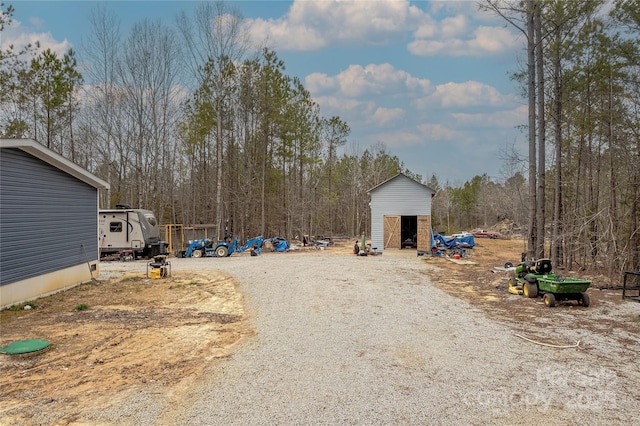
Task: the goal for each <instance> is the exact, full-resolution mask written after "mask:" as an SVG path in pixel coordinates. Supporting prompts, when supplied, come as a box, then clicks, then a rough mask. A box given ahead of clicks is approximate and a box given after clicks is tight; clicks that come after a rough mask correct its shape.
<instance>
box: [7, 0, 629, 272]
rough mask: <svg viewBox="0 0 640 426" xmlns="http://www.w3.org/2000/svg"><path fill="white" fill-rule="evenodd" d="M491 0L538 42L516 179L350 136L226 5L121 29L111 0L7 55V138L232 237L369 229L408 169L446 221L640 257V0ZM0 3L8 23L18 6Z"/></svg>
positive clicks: (610, 257) (582, 252)
mask: <svg viewBox="0 0 640 426" xmlns="http://www.w3.org/2000/svg"><path fill="white" fill-rule="evenodd" d="M479 5H480V7H481V8H482V9H484V10H486V11H488V12H491V13H494V14H497V15H498V16H501V17H502V18H503V19H504V20H505V21H506V22H507V23H508V24H509V25H513V26H514V27H515V28H517V29H519V30H520V31H522V34H523V36H524V38H525V40H526V43H527V52H528V57H527V61H526V68H525V69H520V70H514V74H513V79H514V82H515V83H516V84H519V85H521V87H522V88H523V96H524V97H526V98H527V99H529V112H530V116H529V122H528V124H527V125H526V126H525V129H526V130H527V137H528V140H529V152H528V155H526V156H525V157H524V158H522V157H521V156H520V155H519V154H518V153H505V158H504V159H503V161H504V162H505V166H507V169H508V170H507V171H506V174H505V179H504V181H503V182H494V181H492V180H491V179H490V178H488V177H487V176H486V175H483V176H476V177H474V178H473V179H472V180H470V181H468V182H465V183H463V184H461V185H455V184H451V183H449V182H448V181H445V182H441V181H440V180H439V178H438V177H436V176H431V177H430V179H428V180H425V179H423V177H422V176H420V175H417V174H414V173H412V172H411V171H410V170H407V169H406V168H405V167H404V165H403V163H402V162H401V161H400V160H399V159H398V158H397V157H395V156H393V155H392V154H391V153H390V152H388V150H387V149H386V147H385V144H384V141H380V143H378V144H377V145H375V146H373V147H368V148H366V149H360V148H359V147H357V146H354V145H350V144H348V139H349V134H350V129H349V125H348V123H346V122H345V121H343V120H342V119H341V118H340V117H337V116H334V117H324V116H322V114H321V111H320V108H319V106H318V104H317V103H316V102H315V101H314V100H313V99H312V98H311V96H310V94H309V92H308V91H307V89H306V88H305V87H304V85H303V83H302V82H301V81H300V80H299V79H298V78H296V77H291V76H289V75H287V73H286V68H285V64H284V62H283V61H282V60H281V59H279V58H278V55H277V52H276V51H274V50H273V49H270V48H269V47H262V48H256V47H255V46H252V45H251V44H250V40H249V39H248V36H247V34H246V33H244V32H243V29H242V25H241V24H242V16H241V15H240V13H239V12H238V11H237V10H235V9H234V8H233V7H231V6H229V4H227V3H224V2H216V3H203V4H201V5H199V6H198V7H197V8H196V10H195V12H194V13H193V14H192V15H187V14H185V13H182V14H180V15H179V16H177V17H176V19H175V22H174V23H173V25H166V24H164V23H162V22H161V21H153V20H143V21H141V22H138V23H137V24H135V25H134V26H133V27H132V29H131V30H130V31H129V32H128V33H127V34H125V35H124V36H123V35H122V33H121V31H120V25H119V20H118V19H117V17H116V16H115V15H114V14H113V13H112V12H110V11H109V10H108V9H106V8H104V6H97V7H96V8H95V9H94V11H93V12H92V14H91V16H90V18H89V19H90V23H91V27H92V31H91V33H90V34H88V35H87V36H88V37H87V39H86V40H85V41H84V42H83V44H82V46H79V47H78V48H77V50H69V51H68V52H66V53H65V54H64V55H62V56H61V57H59V56H58V55H57V54H56V53H55V52H52V51H51V50H49V49H46V50H42V49H40V46H39V45H38V44H34V45H29V46H26V47H24V48H20V49H18V48H15V49H14V48H13V47H12V48H9V49H7V50H5V51H3V52H0V55H1V56H0V85H1V87H0V89H1V91H2V93H3V96H2V98H1V99H0V106H1V110H0V133H1V134H2V135H3V137H31V138H34V139H36V140H37V141H38V142H40V143H42V144H43V145H46V146H47V147H49V148H51V149H52V150H54V151H56V152H58V153H60V154H61V155H63V156H65V157H67V158H69V159H70V160H72V161H74V162H75V163H77V164H79V165H80V166H82V167H84V168H86V169H87V170H89V171H91V172H93V173H95V174H96V175H97V176H99V177H101V178H103V179H104V180H106V181H108V182H109V183H110V184H111V189H110V191H109V192H106V193H104V194H101V207H113V206H115V205H116V204H118V203H128V204H131V205H132V206H135V207H144V208H149V209H152V210H154V211H155V212H156V214H157V215H158V217H159V220H160V222H161V223H164V224H167V223H181V224H185V225H188V226H194V225H203V224H207V225H208V226H211V227H212V228H213V229H214V230H215V234H216V236H217V237H218V238H221V237H222V235H223V234H224V231H225V230H229V231H233V232H235V233H236V234H238V235H239V236H240V237H241V238H250V237H253V236H256V235H258V234H262V235H265V236H270V235H280V236H284V237H286V238H290V239H291V238H294V237H301V235H302V234H309V235H333V236H335V235H347V236H353V235H359V234H361V233H368V232H369V229H370V217H369V215H370V209H369V205H368V203H369V196H368V190H369V189H370V188H372V187H374V186H376V185H377V184H379V183H381V182H383V181H385V180H387V179H389V178H391V177H393V176H395V175H396V174H397V173H400V172H403V173H405V174H407V175H409V176H410V177H412V178H414V179H416V180H418V181H420V182H423V183H425V184H426V185H427V186H430V187H431V188H433V189H435V190H437V191H438V193H437V195H436V197H435V198H434V199H433V218H432V223H433V226H434V230H438V231H440V230H442V231H445V232H452V231H455V230H461V229H470V228H474V227H479V226H482V227H489V226H491V225H493V224H495V223H496V222H497V221H499V220H502V219H510V220H512V221H513V222H515V223H517V224H521V225H522V226H523V228H525V229H526V239H527V246H528V250H529V255H531V256H536V257H542V256H550V257H552V258H553V260H554V262H555V263H556V264H560V265H566V266H569V267H574V266H576V265H578V266H580V267H584V268H591V267H606V268H608V269H609V271H610V272H616V271H619V270H623V269H629V268H632V269H640V252H639V250H640V249H639V248H638V247H639V246H640V233H639V232H638V231H639V229H638V228H639V225H638V222H639V219H640V209H639V197H640V189H639V188H640V172H639V168H638V164H640V161H639V160H640V137H639V134H638V133H639V132H638V128H640V126H639V125H638V124H639V123H638V122H639V120H638V111H640V109H639V108H638V107H639V106H640V102H639V101H640V95H639V93H640V90H638V89H639V88H640V87H639V85H638V75H639V73H638V58H639V57H640V55H638V53H640V52H638V45H639V43H638V34H639V31H638V29H639V22H640V19H639V18H638V10H640V4H639V0H632V1H616V2H614V3H606V2H604V1H596V0H591V1H588V2H580V1H570V2H566V1H560V0H526V1H498V0H485V1H483V2H481V3H479ZM604 6H610V7H609V11H608V12H607V13H605V11H604V10H603V7H604ZM0 9H1V12H2V14H1V21H0V31H2V30H3V29H4V28H5V27H6V26H8V25H11V17H12V14H13V8H12V6H4V4H3V5H2V7H1V8H0ZM79 62H80V63H82V66H80V65H79ZM547 147H549V148H550V149H549V150H545V149H546V148H547ZM547 206H553V207H552V208H548V207H547ZM545 242H546V244H545Z"/></svg>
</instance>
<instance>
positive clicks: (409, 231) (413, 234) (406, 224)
mask: <svg viewBox="0 0 640 426" xmlns="http://www.w3.org/2000/svg"><path fill="white" fill-rule="evenodd" d="M400 241H401V244H400V248H403V249H404V248H417V247H418V216H401V217H400Z"/></svg>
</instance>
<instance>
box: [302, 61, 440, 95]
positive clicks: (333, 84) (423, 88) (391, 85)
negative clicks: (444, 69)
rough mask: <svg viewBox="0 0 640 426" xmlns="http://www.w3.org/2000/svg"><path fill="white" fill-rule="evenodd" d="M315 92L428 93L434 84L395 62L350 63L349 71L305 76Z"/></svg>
mask: <svg viewBox="0 0 640 426" xmlns="http://www.w3.org/2000/svg"><path fill="white" fill-rule="evenodd" d="M305 86H306V87H307V88H308V89H309V91H310V92H311V94H314V95H315V94H322V93H326V92H329V91H336V92H338V93H340V94H342V95H344V96H347V97H358V96H367V95H382V94H386V95H393V96H395V95H398V96H407V95H412V96H413V95H415V96H419V95H420V94H425V93H427V92H428V91H429V90H430V88H431V83H430V82H429V80H427V79H420V78H416V77H413V76H412V75H411V74H409V73H407V72H406V71H403V70H398V69H395V68H394V67H393V65H391V64H369V65H366V66H364V67H363V66H361V65H350V66H349V68H347V69H346V70H345V71H342V72H341V73H340V74H337V75H336V76H334V77H330V76H328V75H326V74H324V73H313V74H310V75H309V76H307V78H306V79H305Z"/></svg>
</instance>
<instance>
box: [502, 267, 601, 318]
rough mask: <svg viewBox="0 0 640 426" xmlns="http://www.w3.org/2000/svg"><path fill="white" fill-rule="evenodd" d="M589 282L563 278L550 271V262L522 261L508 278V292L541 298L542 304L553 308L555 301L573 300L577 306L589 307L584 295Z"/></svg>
mask: <svg viewBox="0 0 640 426" xmlns="http://www.w3.org/2000/svg"><path fill="white" fill-rule="evenodd" d="M590 285H591V281H589V280H584V279H580V278H570V277H563V276H560V275H558V274H556V273H555V272H553V271H552V266H551V260H549V259H538V260H536V261H531V262H526V261H522V262H521V263H520V264H519V265H518V266H516V269H515V273H514V274H513V275H512V276H511V277H510V278H509V292H510V293H513V294H523V295H525V296H526V297H531V298H534V297H538V296H542V298H543V300H544V304H545V305H547V306H549V307H553V306H555V305H556V302H557V301H561V300H575V301H577V302H578V305H580V306H584V307H587V306H589V295H588V294H587V293H586V291H587V289H588V288H589V286H590Z"/></svg>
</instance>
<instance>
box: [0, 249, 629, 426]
mask: <svg viewBox="0 0 640 426" xmlns="http://www.w3.org/2000/svg"><path fill="white" fill-rule="evenodd" d="M476 244H477V245H476V247H475V248H474V249H473V251H472V253H473V256H472V257H471V259H469V260H470V261H471V262H472V263H471V264H467V265H460V264H456V263H453V262H450V261H448V260H447V259H445V258H435V257H430V256H428V257H427V256H425V257H424V262H425V269H426V270H428V275H429V276H430V277H431V281H432V283H433V284H434V285H436V286H437V287H439V288H440V289H442V290H443V291H446V292H448V293H450V294H452V295H454V296H455V297H458V298H461V299H464V300H466V301H468V302H469V303H470V304H471V305H472V306H473V307H475V308H478V309H481V310H482V311H484V312H485V313H486V315H487V316H488V317H490V318H493V319H496V320H500V321H508V322H513V323H516V324H521V325H522V324H528V323H531V322H534V323H544V322H545V321H548V320H549V318H550V317H551V315H553V313H554V312H556V311H554V309H556V310H558V309H559V310H563V309H564V310H576V309H591V308H582V307H577V306H574V304H571V303H569V302H568V303H567V304H561V305H560V306H558V307H557V308H554V309H551V308H546V307H544V305H542V301H541V299H538V300H534V299H527V298H524V297H521V296H514V295H511V294H509V293H508V292H507V291H506V283H507V279H508V275H507V273H506V272H502V271H496V270H495V269H494V267H495V266H501V265H504V263H505V262H506V261H511V262H513V263H517V261H518V257H519V253H520V252H521V250H522V249H521V247H522V242H521V241H513V240H490V239H476ZM352 245H353V242H352V241H349V242H346V241H345V242H344V243H342V244H338V245H336V246H335V247H331V248H329V249H328V251H330V252H331V253H332V254H336V255H345V256H347V255H352V254H351V251H352ZM292 255H296V256H300V255H309V256H313V255H314V251H313V250H305V251H304V252H303V253H295V254H294V253H292ZM567 276H570V274H568V273H567ZM576 276H580V277H582V278H590V279H593V280H594V283H596V282H597V283H598V284H599V286H606V285H616V283H604V282H603V279H602V277H588V276H585V275H576ZM589 294H590V296H591V301H592V302H591V303H592V306H593V307H598V306H599V305H604V304H606V306H607V309H611V307H612V306H615V305H616V304H622V303H629V302H623V301H622V300H621V297H620V292H619V291H600V290H597V289H595V288H591V289H589ZM28 306H30V307H31V309H24V308H25V305H21V306H18V307H15V308H12V309H7V310H4V311H2V312H0V346H4V345H6V344H8V343H10V342H13V341H16V340H22V339H29V338H39V339H46V340H49V341H50V342H52V346H51V347H50V349H49V350H47V351H45V352H43V353H39V354H33V355H29V356H9V355H0V402H1V404H0V419H2V420H0V423H2V424H20V423H23V424H31V420H29V419H32V418H33V416H34V415H35V414H34V413H36V412H38V411H40V410H48V411H52V410H57V411H58V413H59V415H58V419H59V421H58V423H57V424H72V423H74V421H75V420H76V419H77V416H78V414H77V413H81V412H83V411H84V410H87V409H89V408H91V409H96V408H97V409H99V408H100V405H101V404H105V406H107V405H112V404H113V403H114V400H113V398H114V397H113V396H114V395H121V397H122V398H126V395H127V394H129V393H130V392H135V391H136V388H137V387H139V386H143V385H148V384H149V383H159V384H162V385H163V386H165V387H168V388H170V389H171V398H172V399H175V401H179V400H180V397H181V395H182V394H183V393H184V392H186V390H188V389H189V386H190V384H191V383H192V382H193V381H194V380H196V379H197V378H198V376H199V374H200V373H201V372H202V371H203V369H204V367H205V364H206V363H207V362H214V361H215V359H216V358H224V357H227V356H229V354H230V353H231V351H232V350H233V347H234V345H236V344H237V343H238V342H239V341H241V340H242V339H243V338H244V337H248V336H252V335H253V334H254V332H253V331H252V330H251V329H250V328H249V326H248V320H247V313H246V311H245V308H244V306H243V299H242V295H241V294H240V293H239V292H238V291H237V283H236V282H234V280H233V279H232V278H231V277H230V276H227V275H224V274H222V273H215V272H213V273H212V272H207V273H204V272H189V273H187V272H180V273H174V274H173V275H172V277H170V278H165V279H155V280H152V279H148V278H147V277H146V274H128V275H124V276H120V277H117V278H112V279H108V280H103V281H99V282H92V283H87V284H84V285H81V286H78V287H76V288H74V289H71V290H68V291H66V292H63V293H59V294H56V295H53V296H50V297H46V298H42V299H38V300H36V301H33V302H32V303H29V304H28ZM85 307H86V308H87V309H83V308H85ZM607 321H610V323H609V324H607ZM613 322H614V320H607V318H602V321H600V320H599V321H597V323H596V322H594V324H593V329H594V331H599V332H602V331H606V327H607V326H608V327H613V326H614V325H615V326H616V327H626V328H627V330H629V331H630V332H632V333H636V334H637V333H638V332H639V331H640V318H628V321H623V322H622V324H621V323H620V321H617V323H616V324H613ZM587 327H589V325H587ZM603 327H604V328H603ZM532 337H537V338H538V339H540V340H545V339H546V338H548V336H544V335H542V334H540V335H539V336H535V333H534V334H532Z"/></svg>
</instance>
